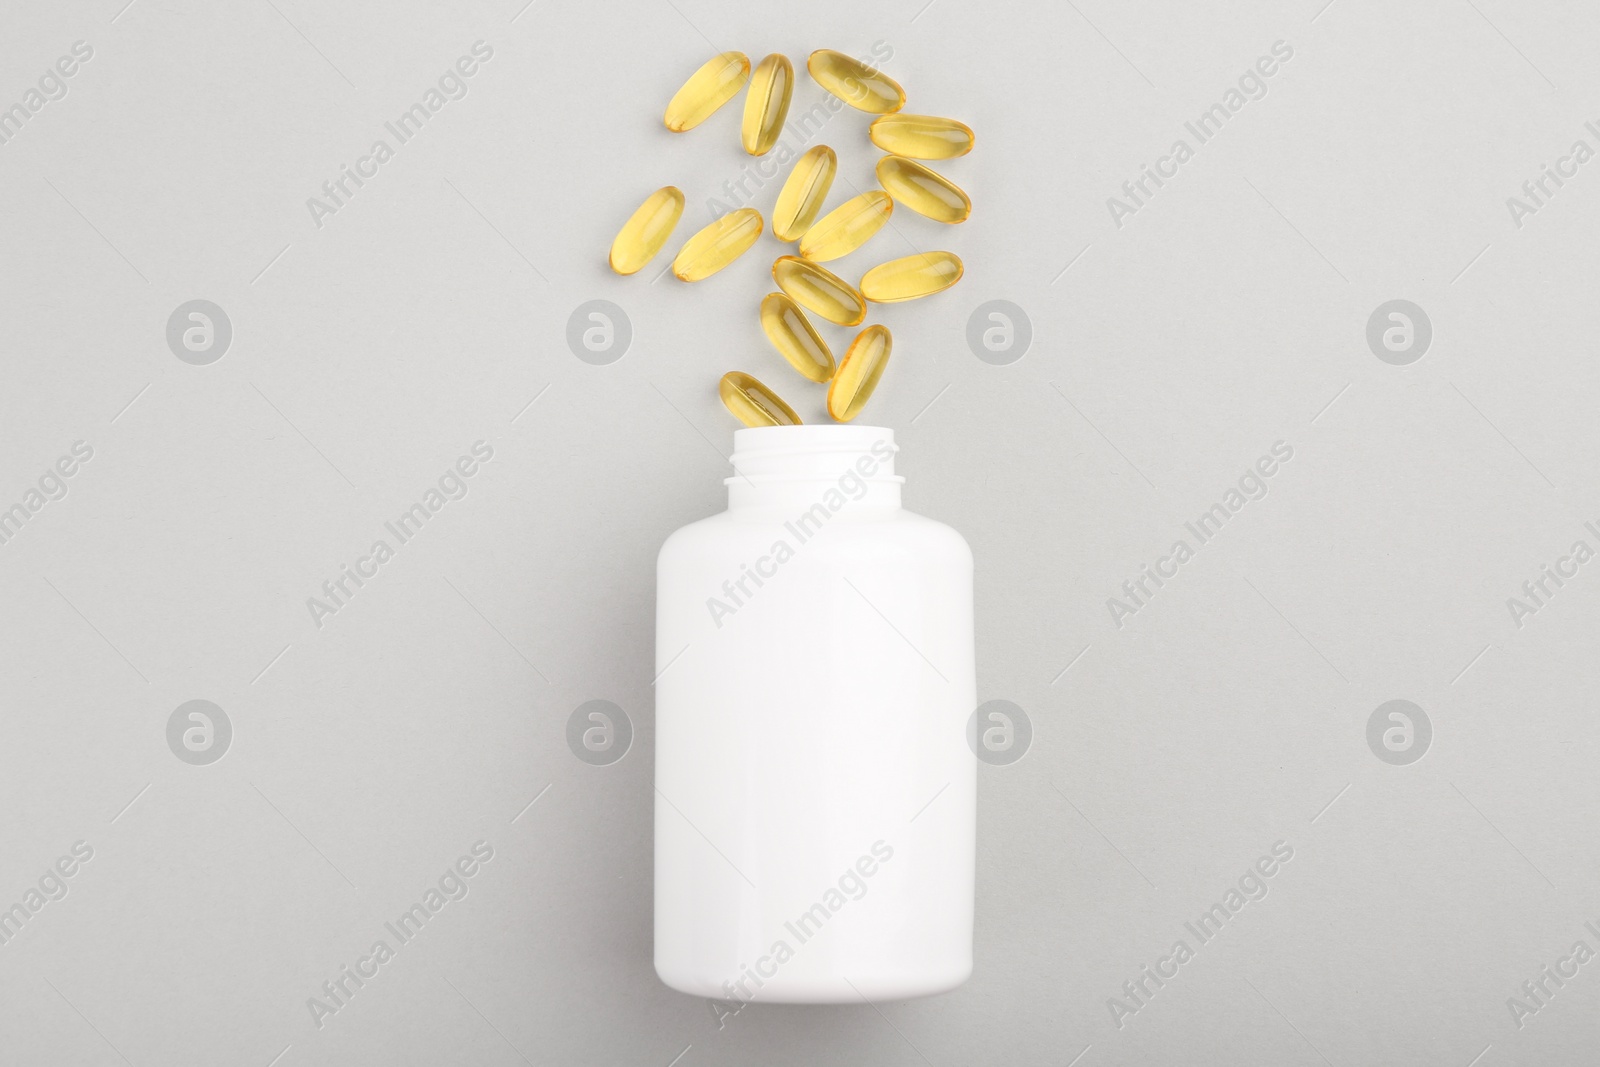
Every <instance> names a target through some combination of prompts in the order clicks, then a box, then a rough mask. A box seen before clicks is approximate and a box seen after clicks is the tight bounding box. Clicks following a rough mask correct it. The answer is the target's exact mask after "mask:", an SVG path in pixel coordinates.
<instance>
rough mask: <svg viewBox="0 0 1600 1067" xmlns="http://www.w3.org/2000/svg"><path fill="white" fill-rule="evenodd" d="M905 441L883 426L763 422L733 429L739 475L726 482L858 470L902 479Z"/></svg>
mask: <svg viewBox="0 0 1600 1067" xmlns="http://www.w3.org/2000/svg"><path fill="white" fill-rule="evenodd" d="M899 450H900V449H899V446H897V445H896V444H895V443H894V431H893V430H890V429H887V428H886V427H883V426H854V425H849V426H758V427H754V428H751V429H744V430H735V431H734V434H733V456H732V457H731V458H732V462H733V472H734V473H733V476H732V477H730V478H727V479H724V481H723V484H724V485H733V484H735V483H738V482H744V483H756V482H761V481H831V480H833V479H836V478H838V477H840V476H841V475H843V474H845V473H846V472H849V471H853V472H854V473H855V475H856V476H857V477H859V478H862V479H865V480H867V481H873V482H891V483H894V484H896V485H898V484H899V483H901V482H904V481H905V479H904V478H902V477H899V476H898V475H896V474H895V472H894V457H895V453H896V452H898V451H899Z"/></svg>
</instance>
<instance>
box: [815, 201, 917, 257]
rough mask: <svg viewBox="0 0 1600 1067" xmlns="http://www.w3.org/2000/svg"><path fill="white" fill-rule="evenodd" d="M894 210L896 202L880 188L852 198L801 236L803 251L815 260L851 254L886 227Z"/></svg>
mask: <svg viewBox="0 0 1600 1067" xmlns="http://www.w3.org/2000/svg"><path fill="white" fill-rule="evenodd" d="M892 211H894V201H893V200H892V199H890V197H889V194H888V193H885V192H882V191H881V190H878V189H873V190H870V191H868V192H865V193H862V194H861V195H860V196H856V197H851V198H850V199H849V200H846V201H845V202H844V203H842V204H840V205H839V206H838V207H836V208H834V209H833V210H832V211H830V212H828V213H827V214H826V215H824V216H822V218H821V219H820V220H818V222H817V224H816V225H814V226H812V227H811V229H809V230H807V231H806V232H805V236H804V237H802V238H800V254H801V255H802V256H804V257H805V258H806V259H809V260H811V261H812V262H813V263H826V262H827V261H828V260H830V259H838V258H839V257H840V256H844V255H849V254H850V253H851V252H854V251H855V250H856V249H858V248H860V247H861V246H862V245H863V244H865V243H866V242H867V238H869V237H871V236H872V235H873V234H875V233H877V232H878V231H879V230H881V229H883V224H884V223H886V222H888V221H889V214H890V213H891V212H892Z"/></svg>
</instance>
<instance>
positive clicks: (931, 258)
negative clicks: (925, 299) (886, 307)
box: [861, 252, 963, 304]
mask: <svg viewBox="0 0 1600 1067" xmlns="http://www.w3.org/2000/svg"><path fill="white" fill-rule="evenodd" d="M962 271H963V268H962V266H961V257H960V256H958V255H956V254H955V253H954V252H921V253H918V254H917V255H914V256H905V257H903V258H901V259H891V260H890V261H889V262H887V263H880V264H878V265H877V266H876V267H873V268H872V269H871V270H869V271H867V273H866V275H865V276H863V277H862V279H861V295H862V296H864V297H865V298H866V299H868V300H871V301H872V302H873V303H875V304H895V303H898V302H900V301H901V300H915V299H917V298H918V297H919V296H931V295H932V294H934V293H937V292H941V291H943V290H945V289H948V288H950V287H951V286H952V285H954V284H955V283H956V282H958V281H960V280H961V274H962Z"/></svg>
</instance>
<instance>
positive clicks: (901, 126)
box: [867, 114, 973, 159]
mask: <svg viewBox="0 0 1600 1067" xmlns="http://www.w3.org/2000/svg"><path fill="white" fill-rule="evenodd" d="M867 135H868V136H869V137H871V138H872V143H873V144H875V145H877V146H878V147H879V148H881V149H883V150H884V151H885V152H888V153H889V154H890V155H895V156H904V157H906V158H908V159H954V158H955V157H956V156H964V155H966V154H967V153H968V152H970V151H972V142H973V136H972V127H970V126H968V125H967V124H966V123H964V122H957V121H956V120H955V119H945V118H940V117H939V116H937V115H906V114H895V115H880V116H879V117H877V118H875V119H873V120H872V125H871V126H870V127H868V128H867Z"/></svg>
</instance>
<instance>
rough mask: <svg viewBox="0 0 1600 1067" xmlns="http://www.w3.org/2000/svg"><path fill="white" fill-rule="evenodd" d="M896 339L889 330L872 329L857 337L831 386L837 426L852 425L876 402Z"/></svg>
mask: <svg viewBox="0 0 1600 1067" xmlns="http://www.w3.org/2000/svg"><path fill="white" fill-rule="evenodd" d="M893 344H894V339H893V338H892V337H890V336H889V329H888V327H886V326H868V327H867V328H866V329H865V330H862V331H861V332H860V333H858V334H856V339H855V340H854V341H851V342H850V348H849V350H848V351H846V352H845V354H844V358H843V359H841V360H840V361H839V371H838V373H837V374H835V375H834V376H833V384H832V385H830V386H828V414H829V415H832V416H833V418H834V420H835V421H837V422H849V421H850V420H851V419H853V418H855V417H856V416H857V415H859V414H861V409H862V408H864V407H866V406H867V401H868V400H869V399H871V398H872V391H873V390H874V389H876V388H877V387H878V379H879V378H882V377H883V368H885V367H887V366H888V365H889V349H890V348H891V347H892V346H893Z"/></svg>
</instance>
